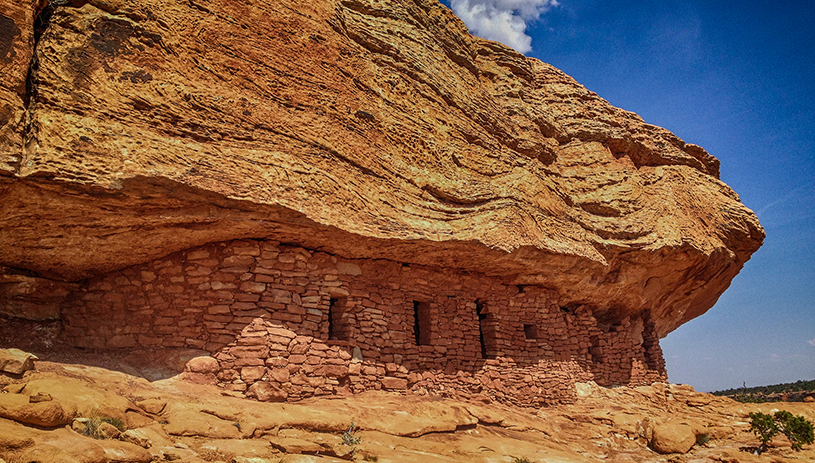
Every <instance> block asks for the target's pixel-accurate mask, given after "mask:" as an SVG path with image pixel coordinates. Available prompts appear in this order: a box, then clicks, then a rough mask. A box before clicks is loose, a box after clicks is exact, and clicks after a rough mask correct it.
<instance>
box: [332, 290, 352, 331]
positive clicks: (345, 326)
mask: <svg viewBox="0 0 815 463" xmlns="http://www.w3.org/2000/svg"><path fill="white" fill-rule="evenodd" d="M346 301H347V299H345V298H342V299H335V298H333V297H332V298H331V300H330V301H329V303H328V339H333V340H336V341H348V340H349V339H350V338H351V324H350V320H349V319H348V316H347V314H346V310H345V309H346Z"/></svg>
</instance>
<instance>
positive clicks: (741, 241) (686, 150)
mask: <svg viewBox="0 0 815 463" xmlns="http://www.w3.org/2000/svg"><path fill="white" fill-rule="evenodd" d="M36 9H37V5H36V2H32V3H31V7H30V9H29V12H30V14H29V15H28V16H26V15H25V14H22V15H20V14H18V15H16V16H15V15H12V14H9V15H5V14H4V15H5V16H7V17H10V18H12V19H14V21H15V24H17V25H18V27H20V28H21V30H22V31H28V32H25V33H24V34H23V35H21V36H20V37H24V36H25V37H32V36H33V32H31V31H32V30H33V19H31V18H33V17H34V12H35V11H36ZM9 11H11V10H10V9H9ZM18 18H22V19H18ZM26 18H28V19H26ZM29 19H30V21H29ZM27 21H28V22H27ZM25 34H29V35H28V36H26V35H25ZM26 40H27V41H28V42H30V45H31V46H32V48H30V49H29V55H28V56H31V54H32V53H33V39H25V40H23V39H22V38H21V39H19V40H18V43H16V45H15V46H19V47H20V48H21V49H25V47H24V46H22V45H25V43H23V42H25V41H26ZM20 44H22V45H20ZM270 51H274V52H273V53H271V52H270ZM20 56H22V57H23V58H25V53H17V54H16V55H15V59H16V60H17V61H20V58H19V57H20ZM36 56H37V59H36V62H37V63H38V64H37V65H36V66H35V67H34V68H32V72H31V80H30V82H31V84H30V87H31V91H30V93H29V94H28V95H27V98H29V99H30V101H29V102H28V104H27V106H26V105H25V104H24V100H25V98H19V103H18V104H17V106H16V110H17V111H18V112H19V111H20V110H22V111H23V113H24V114H25V115H26V121H25V123H23V122H22V120H21V118H18V120H17V122H16V123H14V121H11V122H9V123H7V124H6V125H5V127H3V129H2V130H3V132H2V133H4V134H6V133H12V134H13V135H14V136H13V137H7V138H4V139H3V146H2V147H0V148H1V149H0V152H2V153H3V156H4V158H3V159H0V161H2V162H3V165H4V166H11V167H10V168H8V169H5V170H2V169H0V170H2V172H4V173H3V174H2V175H3V177H0V195H2V197H3V204H2V206H0V209H1V210H2V219H0V220H2V225H0V226H1V227H2V228H3V229H5V230H8V232H7V233H4V234H3V237H1V238H0V263H2V265H4V266H6V267H12V268H20V269H27V270H31V271H34V272H36V273H38V274H39V275H41V276H46V277H49V278H54V279H61V280H78V279H82V278H85V277H88V276H90V275H94V274H98V273H102V272H107V271H112V270H117V269H120V268H123V267H127V266H129V265H134V264H138V263H142V262H147V261H149V260H152V259H155V258H158V257H162V256H164V255H167V254H170V253H172V252H175V251H179V250H182V249H187V248H190V247H195V246H198V245H202V244H205V243H209V242H216V241H225V240H231V239H240V238H263V237H270V236H271V237H274V239H279V240H281V241H284V242H286V241H289V242H292V243H298V244H301V245H303V246H306V247H310V248H313V249H317V250H324V251H326V252H330V253H333V254H337V255H341V256H345V257H350V258H378V259H389V260H395V261H399V262H405V263H416V264H421V265H431V266H442V267H451V268H457V269H462V270H466V271H471V272H479V273H484V274H487V275H491V276H500V277H502V278H503V279H504V280H505V281H506V282H507V283H511V284H518V285H540V286H544V287H547V288H550V289H554V290H556V291H558V292H559V293H560V294H561V295H562V300H563V301H564V304H569V303H575V304H576V303H580V304H588V305H591V306H593V307H595V311H596V313H597V314H599V315H598V316H605V317H607V318H609V319H612V320H614V319H617V320H619V319H622V318H624V317H626V316H628V315H633V314H636V313H638V312H641V311H643V310H650V311H651V313H652V316H653V319H654V322H655V324H656V327H657V331H658V333H659V334H660V335H662V336H664V335H665V334H667V333H668V332H669V331H671V330H672V329H674V328H676V327H677V326H679V325H680V324H681V323H683V322H685V321H687V320H690V319H691V318H694V317H696V316H698V315H700V314H702V313H704V312H705V311H706V310H707V309H708V308H710V307H711V306H712V305H713V304H714V303H715V301H716V299H717V298H718V296H719V295H720V294H721V293H722V292H723V291H724V290H725V289H726V288H727V286H728V285H729V283H730V281H731V280H732V278H733V277H734V276H735V275H736V274H737V273H738V271H739V270H740V269H741V267H742V266H743V265H744V263H745V262H746V261H747V260H748V259H749V256H750V255H751V254H752V252H754V251H755V250H756V249H758V247H759V246H760V245H761V242H762V240H763V230H762V229H761V226H760V224H758V221H757V219H756V218H755V215H754V214H753V213H752V212H751V211H749V209H747V208H745V207H744V206H743V205H741V203H740V202H739V200H738V196H737V195H736V194H735V193H734V192H733V191H732V190H731V189H730V188H729V187H727V186H726V185H724V184H723V183H722V182H720V181H719V180H718V169H719V166H718V161H717V160H716V159H715V158H713V157H712V156H710V155H709V154H708V153H706V152H705V151H704V150H703V149H701V148H699V147H697V146H695V145H690V144H686V143H685V142H683V141H682V140H680V139H679V138H678V137H676V136H675V135H673V134H671V133H670V132H668V131H666V130H664V129H661V128H658V127H655V126H652V125H649V124H645V123H644V122H643V121H642V120H641V118H639V117H638V116H636V115H635V114H633V113H630V112H627V111H623V110H620V109H617V108H614V107H612V106H611V105H609V104H608V103H607V102H606V101H605V100H602V99H601V98H600V97H598V96H597V95H595V94H594V93H592V92H590V91H588V90H586V89H585V88H583V87H582V86H580V85H579V84H577V83H576V82H575V81H574V80H573V79H571V78H570V77H568V76H567V75H565V74H564V73H562V72H561V71H558V70H557V69H555V68H553V67H551V66H549V65H547V64H544V63H541V62H540V61H538V60H535V59H531V58H525V57H523V56H522V55H520V54H518V53H516V52H514V51H512V50H510V49H508V48H506V47H503V46H502V45H500V44H496V43H492V42H488V41H484V40H481V39H477V38H474V37H472V36H470V35H469V34H467V33H466V28H465V27H464V26H463V24H462V23H461V22H460V21H459V20H458V19H457V18H455V16H453V15H452V13H450V12H449V10H447V9H446V8H445V7H443V6H441V5H440V4H438V3H437V2H436V1H435V0H426V1H420V2H398V1H397V2H388V3H380V2H369V1H363V0H346V1H342V2H337V1H324V2H311V3H309V4H308V5H302V4H300V3H296V2H292V4H291V5H288V4H287V2H282V3H279V4H277V3H276V4H275V5H274V6H271V5H268V4H264V3H262V2H250V3H247V4H246V5H234V4H232V3H230V2H208V4H207V6H206V7H201V5H198V6H192V5H180V4H175V3H172V4H171V3H168V2H166V1H163V0H151V1H146V2H131V1H125V0H116V1H105V2H101V1H89V2H76V4H71V5H67V6H64V7H59V8H57V9H56V11H54V12H53V16H52V17H51V21H50V23H49V25H48V27H47V28H45V30H44V31H42V33H41V35H40V36H39V38H38V43H37V48H36ZM29 59H30V58H29ZM24 62H25V61H24V59H23V61H21V63H24ZM15 63H16V61H15ZM29 68H31V64H30V63H29V64H28V65H26V66H23V65H17V67H15V68H13V70H14V71H15V72H16V74H19V75H16V77H17V78H19V79H17V80H21V79H22V80H25V77H24V76H22V75H21V73H23V72H25V73H26V74H27V73H28V69H29ZM12 90H13V92H12ZM3 92H4V95H3V96H4V97H6V96H8V95H11V96H12V97H13V96H14V95H18V96H19V85H17V86H15V87H14V88H13V89H12V88H11V87H4V88H3ZM8 99H9V101H11V100H12V99H13V98H11V97H10V98H8ZM15 124H16V125H15ZM10 128H11V129H10ZM22 140H25V143H22Z"/></svg>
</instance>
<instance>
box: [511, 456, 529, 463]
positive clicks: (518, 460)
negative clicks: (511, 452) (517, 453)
mask: <svg viewBox="0 0 815 463" xmlns="http://www.w3.org/2000/svg"><path fill="white" fill-rule="evenodd" d="M512 463H532V461H531V460H529V458H526V457H512Z"/></svg>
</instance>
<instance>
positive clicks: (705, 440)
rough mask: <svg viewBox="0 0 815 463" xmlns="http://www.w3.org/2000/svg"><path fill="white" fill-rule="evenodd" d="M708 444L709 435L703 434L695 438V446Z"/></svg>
mask: <svg viewBox="0 0 815 463" xmlns="http://www.w3.org/2000/svg"><path fill="white" fill-rule="evenodd" d="M708 442H710V435H709V434H707V433H705V434H699V435H698V436H696V445H705V444H707V443H708Z"/></svg>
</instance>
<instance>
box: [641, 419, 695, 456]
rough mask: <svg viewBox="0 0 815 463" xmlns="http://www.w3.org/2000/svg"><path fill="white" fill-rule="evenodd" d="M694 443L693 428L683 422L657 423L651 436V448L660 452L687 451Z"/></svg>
mask: <svg viewBox="0 0 815 463" xmlns="http://www.w3.org/2000/svg"><path fill="white" fill-rule="evenodd" d="M695 443H696V436H695V435H694V433H693V428H692V427H691V426H689V425H687V424H684V423H673V422H667V423H662V424H658V425H657V426H655V427H654V431H653V437H651V448H652V449H654V450H655V451H657V452H659V453H662V454H667V453H688V451H689V450H690V449H691V447H693V445H694V444H695Z"/></svg>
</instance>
